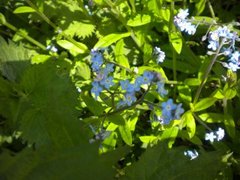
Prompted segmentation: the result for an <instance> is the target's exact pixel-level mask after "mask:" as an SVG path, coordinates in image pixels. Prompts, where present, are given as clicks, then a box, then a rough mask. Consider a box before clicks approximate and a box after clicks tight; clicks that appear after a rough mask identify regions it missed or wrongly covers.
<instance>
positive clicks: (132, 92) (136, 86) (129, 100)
mask: <svg viewBox="0 0 240 180" xmlns="http://www.w3.org/2000/svg"><path fill="white" fill-rule="evenodd" d="M156 79H157V78H156V73H154V72H150V71H145V72H144V73H143V75H142V76H138V77H137V78H136V79H135V81H134V83H130V81H129V80H122V81H120V86H121V89H122V90H123V91H125V94H124V100H121V101H120V102H119V103H118V107H121V106H126V105H128V106H130V105H132V104H133V103H134V102H136V100H137V98H136V92H139V91H140V89H141V86H142V85H150V84H152V83H154V82H155V80H156ZM157 91H158V92H159V94H160V95H161V96H164V95H166V94H167V90H166V89H165V88H164V83H163V82H162V81H158V82H157Z"/></svg>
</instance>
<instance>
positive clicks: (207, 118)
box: [199, 113, 224, 123]
mask: <svg viewBox="0 0 240 180" xmlns="http://www.w3.org/2000/svg"><path fill="white" fill-rule="evenodd" d="M199 117H200V118H201V120H203V121H204V122H206V123H221V122H224V115H223V114H219V113H203V114H200V115H199Z"/></svg>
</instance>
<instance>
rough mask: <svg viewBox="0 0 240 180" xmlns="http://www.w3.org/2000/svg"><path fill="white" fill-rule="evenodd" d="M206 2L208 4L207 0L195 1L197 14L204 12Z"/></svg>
mask: <svg viewBox="0 0 240 180" xmlns="http://www.w3.org/2000/svg"><path fill="white" fill-rule="evenodd" d="M205 4H206V1H205V0H198V1H197V2H196V3H195V7H196V15H200V14H201V13H202V12H203V10H204V9H205Z"/></svg>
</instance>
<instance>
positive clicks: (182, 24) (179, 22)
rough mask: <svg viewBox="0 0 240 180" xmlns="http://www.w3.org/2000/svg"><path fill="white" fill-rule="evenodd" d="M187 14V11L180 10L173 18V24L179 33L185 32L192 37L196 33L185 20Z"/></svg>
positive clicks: (193, 27)
mask: <svg viewBox="0 0 240 180" xmlns="http://www.w3.org/2000/svg"><path fill="white" fill-rule="evenodd" d="M188 15H189V13H188V9H185V10H183V9H180V10H179V13H178V14H177V15H176V16H174V23H175V25H176V26H177V27H178V28H179V29H180V31H185V32H186V33H187V34H189V35H193V34H195V32H196V29H197V27H196V26H195V25H193V24H191V22H189V19H187V17H188Z"/></svg>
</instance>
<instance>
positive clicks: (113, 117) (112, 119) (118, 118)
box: [107, 114, 126, 126]
mask: <svg viewBox="0 0 240 180" xmlns="http://www.w3.org/2000/svg"><path fill="white" fill-rule="evenodd" d="M107 120H108V121H110V122H112V123H114V124H116V125H121V126H124V125H125V124H126V122H125V120H124V119H123V117H122V116H121V115H120V114H113V115H108V116H107Z"/></svg>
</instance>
